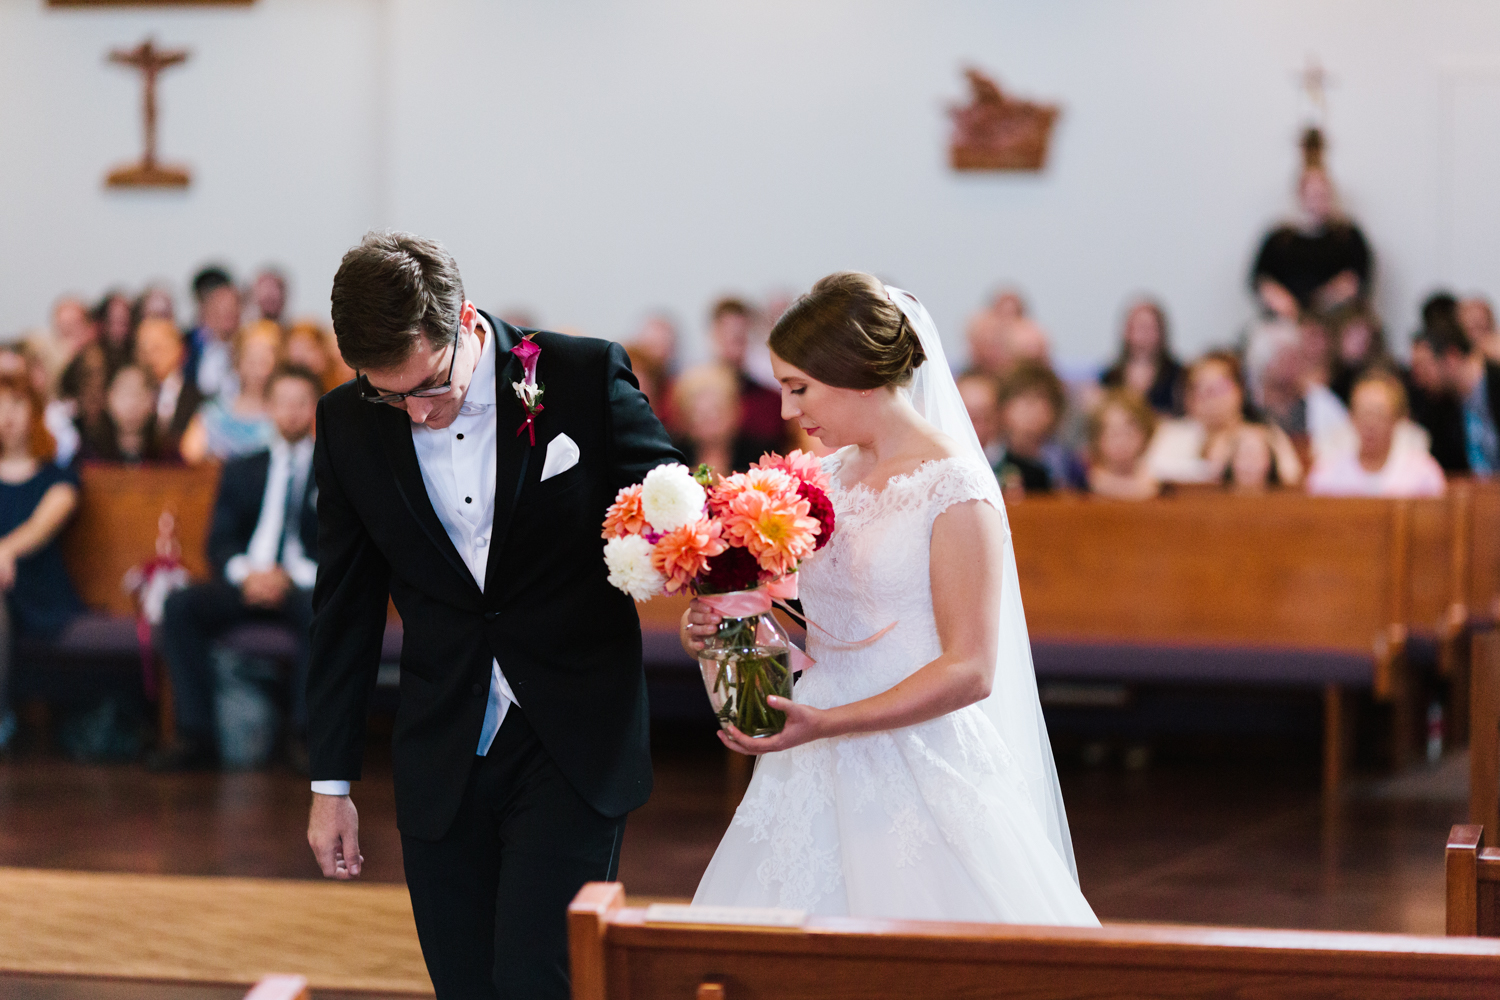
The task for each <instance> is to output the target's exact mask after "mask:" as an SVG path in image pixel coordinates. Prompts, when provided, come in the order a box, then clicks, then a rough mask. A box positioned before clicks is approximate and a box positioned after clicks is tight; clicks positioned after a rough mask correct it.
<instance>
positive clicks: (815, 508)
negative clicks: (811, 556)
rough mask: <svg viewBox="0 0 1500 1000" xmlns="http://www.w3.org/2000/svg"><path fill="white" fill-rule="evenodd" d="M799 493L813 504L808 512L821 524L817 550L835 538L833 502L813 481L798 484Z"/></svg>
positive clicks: (814, 548)
mask: <svg viewBox="0 0 1500 1000" xmlns="http://www.w3.org/2000/svg"><path fill="white" fill-rule="evenodd" d="M797 495H798V496H800V497H801V498H802V499H804V500H806V501H807V502H808V503H809V504H811V505H812V509H811V510H809V511H808V514H809V515H811V516H812V517H814V518H816V519H817V521H818V524H819V525H821V530H820V531H819V532H818V543H817V545H815V546H813V551H814V552H816V551H817V550H818V549H821V548H822V547H823V546H825V545H827V544H828V542H829V540H830V539H831V538H833V504H832V503H831V502H830V501H829V499H828V494H827V493H824V492H823V491H822V490H820V489H818V488H817V487H816V486H814V485H812V484H811V483H805V482H804V483H799V484H798V486H797Z"/></svg>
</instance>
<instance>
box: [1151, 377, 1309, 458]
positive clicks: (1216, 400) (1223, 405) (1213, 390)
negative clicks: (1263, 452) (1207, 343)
mask: <svg viewBox="0 0 1500 1000" xmlns="http://www.w3.org/2000/svg"><path fill="white" fill-rule="evenodd" d="M1183 404H1184V408H1185V410H1186V413H1187V415H1186V416H1185V417H1183V418H1182V419H1179V420H1164V421H1162V422H1161V423H1159V424H1158V425H1157V427H1156V433H1154V434H1153V435H1151V445H1150V447H1149V448H1147V450H1146V466H1147V468H1148V469H1150V470H1151V475H1152V476H1153V477H1154V478H1155V479H1157V480H1158V481H1159V482H1163V483H1216V482H1219V481H1220V480H1222V479H1223V476H1224V470H1225V469H1226V468H1228V466H1229V462H1230V459H1231V458H1232V457H1233V454H1234V447H1235V445H1236V444H1237V434H1238V432H1239V429H1240V427H1241V426H1243V425H1244V423H1245V409H1246V408H1245V384H1244V379H1243V376H1242V374H1241V369H1240V362H1239V358H1238V357H1236V356H1235V355H1234V354H1232V353H1230V352H1228V351H1213V352H1210V353H1208V354H1205V355H1204V356H1203V357H1201V358H1199V359H1198V360H1197V361H1195V362H1193V363H1192V364H1191V365H1190V366H1188V370H1187V379H1186V382H1185V388H1184V396H1183ZM1271 444H1272V449H1273V451H1274V452H1275V454H1276V468H1277V472H1278V475H1279V476H1280V478H1281V481H1282V482H1283V483H1284V484H1286V485H1296V484H1297V483H1299V482H1301V481H1302V462H1301V460H1300V459H1298V457H1297V451H1296V449H1295V448H1294V447H1293V446H1292V442H1291V440H1290V439H1289V438H1287V436H1286V434H1284V433H1283V432H1282V431H1281V430H1280V429H1279V428H1273V429H1272V431H1271Z"/></svg>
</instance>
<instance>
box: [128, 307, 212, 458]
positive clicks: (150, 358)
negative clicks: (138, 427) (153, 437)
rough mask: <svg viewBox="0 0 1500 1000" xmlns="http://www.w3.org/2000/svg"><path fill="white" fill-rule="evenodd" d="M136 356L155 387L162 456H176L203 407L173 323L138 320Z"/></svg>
mask: <svg viewBox="0 0 1500 1000" xmlns="http://www.w3.org/2000/svg"><path fill="white" fill-rule="evenodd" d="M135 356H136V360H137V361H139V362H140V365H141V367H142V368H144V369H145V370H146V373H147V374H148V375H150V376H151V382H152V384H153V385H155V386H156V429H157V435H158V438H159V442H160V445H161V452H162V454H163V455H171V456H176V455H178V454H179V449H180V447H181V442H182V436H183V434H185V433H187V429H188V425H189V424H190V423H192V422H193V417H194V416H195V415H196V414H197V412H198V408H199V407H200V406H202V405H203V394H202V393H201V392H199V391H198V386H197V385H196V384H195V383H194V382H193V381H192V380H191V379H189V378H188V377H187V373H186V371H185V370H184V367H183V366H184V364H185V363H186V361H187V351H186V349H185V348H184V347H183V344H182V334H180V333H178V332H177V326H176V324H174V323H172V322H171V321H170V320H165V319H154V318H153V319H144V320H141V325H140V328H139V329H137V330H136V332H135Z"/></svg>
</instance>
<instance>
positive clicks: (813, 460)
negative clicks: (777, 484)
mask: <svg viewBox="0 0 1500 1000" xmlns="http://www.w3.org/2000/svg"><path fill="white" fill-rule="evenodd" d="M750 468H752V469H780V470H781V471H782V472H785V473H787V474H788V475H791V476H795V477H796V478H797V479H800V480H801V481H802V482H804V483H806V484H807V485H809V486H816V487H817V488H818V489H820V490H822V491H823V492H824V493H827V492H828V474H827V473H825V472H824V471H823V462H822V460H821V459H819V458H818V456H816V455H814V454H813V453H812V452H810V451H803V450H801V449H800V448H799V449H797V450H796V451H793V452H789V453H787V455H786V456H785V457H783V456H781V455H778V454H777V453H776V452H774V451H773V452H769V453H767V454H765V455H762V456H761V458H760V461H759V462H756V463H755V464H754V465H752V466H750Z"/></svg>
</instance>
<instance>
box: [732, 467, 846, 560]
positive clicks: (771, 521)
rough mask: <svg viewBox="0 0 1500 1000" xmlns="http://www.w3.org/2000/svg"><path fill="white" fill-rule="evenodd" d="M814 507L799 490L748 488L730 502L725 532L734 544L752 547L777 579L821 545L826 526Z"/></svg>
mask: <svg viewBox="0 0 1500 1000" xmlns="http://www.w3.org/2000/svg"><path fill="white" fill-rule="evenodd" d="M783 475H784V473H783ZM811 509H812V505H811V504H810V503H809V502H808V501H806V500H804V499H803V498H802V497H800V496H798V495H797V494H796V493H795V492H793V493H790V494H787V493H783V492H776V493H763V492H761V491H759V490H745V491H744V492H743V493H741V494H740V495H739V496H737V497H735V498H734V499H733V500H731V501H730V502H729V509H728V511H726V512H725V514H724V534H725V535H726V536H727V537H728V539H729V541H730V543H731V544H734V545H742V546H744V547H745V548H747V549H749V550H750V554H751V555H753V556H755V559H756V561H757V562H758V563H760V568H761V569H763V570H765V571H766V572H767V573H769V574H771V576H772V577H773V578H774V577H780V576H785V575H786V574H787V573H790V572H792V571H793V570H795V569H796V568H797V564H798V563H799V562H801V561H802V560H803V559H805V558H806V557H807V556H809V555H811V554H812V552H813V550H814V549H815V547H816V546H817V540H818V531H819V530H820V529H821V527H822V526H821V525H820V524H819V523H818V522H817V520H815V519H814V518H812V517H811V516H809V514H808V512H809V511H810V510H811Z"/></svg>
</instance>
